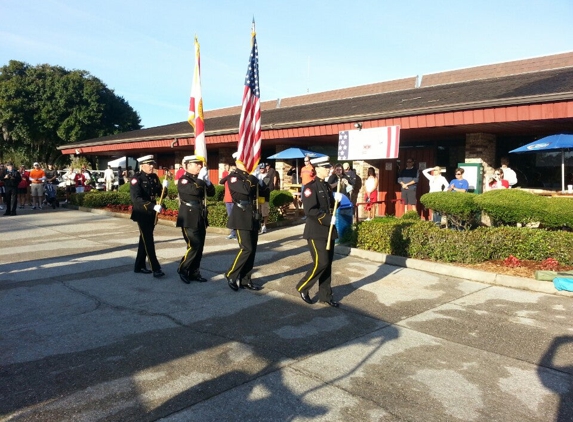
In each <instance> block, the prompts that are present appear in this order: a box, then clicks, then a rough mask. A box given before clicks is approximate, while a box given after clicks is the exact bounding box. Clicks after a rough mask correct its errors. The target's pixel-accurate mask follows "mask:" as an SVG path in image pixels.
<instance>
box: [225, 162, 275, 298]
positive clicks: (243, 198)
mask: <svg viewBox="0 0 573 422" xmlns="http://www.w3.org/2000/svg"><path fill="white" fill-rule="evenodd" d="M233 158H234V159H235V160H237V158H238V153H234V154H233ZM235 163H236V166H237V169H236V170H234V171H232V172H231V173H229V176H228V178H227V184H228V186H229V191H230V192H231V197H232V198H233V209H232V210H231V215H230V216H229V219H228V221H227V228H229V229H235V231H236V232H237V240H238V242H239V252H238V253H237V256H236V257H235V259H234V260H233V264H232V265H231V268H229V270H228V271H227V272H226V273H225V277H226V279H227V283H228V284H229V287H230V288H231V289H233V290H235V291H238V290H239V287H240V288H241V289H249V290H261V289H262V287H260V286H257V285H256V284H253V283H252V281H251V270H252V269H253V265H254V263H255V254H256V253H257V241H258V240H259V228H260V225H261V216H260V214H259V212H258V210H257V208H256V206H255V202H256V201H257V185H258V186H259V192H258V193H259V195H263V196H264V195H266V194H267V192H268V186H266V185H264V183H263V182H262V181H261V182H260V184H259V180H258V179H257V176H256V175H254V174H249V173H247V171H246V170H245V166H244V165H243V163H241V162H240V161H235Z"/></svg>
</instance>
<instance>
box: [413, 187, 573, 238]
mask: <svg viewBox="0 0 573 422" xmlns="http://www.w3.org/2000/svg"><path fill="white" fill-rule="evenodd" d="M420 202H421V203H422V204H423V205H424V206H425V207H426V208H428V209H432V210H436V211H438V212H440V213H441V214H444V215H446V216H447V218H448V221H449V222H450V223H451V224H452V225H453V226H454V227H458V228H466V229H467V228H470V227H472V226H477V225H478V217H479V216H480V213H482V214H484V215H487V216H488V217H489V218H490V221H491V225H492V226H508V225H510V226H515V225H517V224H521V225H526V224H529V223H535V222H539V223H540V226H541V227H543V228H549V229H563V228H568V229H573V200H572V199H569V198H559V197H546V196H539V195H535V194H533V193H530V192H527V191H524V190H521V189H498V190H493V191H489V192H485V193H483V194H480V195H476V194H471V193H460V192H456V193H455V194H454V193H452V192H435V193H427V194H425V195H422V197H421V198H420Z"/></svg>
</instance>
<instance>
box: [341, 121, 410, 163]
mask: <svg viewBox="0 0 573 422" xmlns="http://www.w3.org/2000/svg"><path fill="white" fill-rule="evenodd" d="M399 150H400V126H383V127H376V128H371V129H361V130H345V131H342V132H339V134H338V159H339V160H372V159H383V158H398V152H399Z"/></svg>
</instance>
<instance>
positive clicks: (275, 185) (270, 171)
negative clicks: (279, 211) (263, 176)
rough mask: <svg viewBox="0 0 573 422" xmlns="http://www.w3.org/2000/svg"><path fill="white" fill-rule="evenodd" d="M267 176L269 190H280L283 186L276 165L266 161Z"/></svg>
mask: <svg viewBox="0 0 573 422" xmlns="http://www.w3.org/2000/svg"><path fill="white" fill-rule="evenodd" d="M265 169H266V173H267V177H268V178H269V183H268V185H269V190H270V191H273V190H279V189H280V188H281V178H280V176H279V174H278V173H277V171H276V170H275V169H274V167H272V166H271V164H270V163H266V165H265Z"/></svg>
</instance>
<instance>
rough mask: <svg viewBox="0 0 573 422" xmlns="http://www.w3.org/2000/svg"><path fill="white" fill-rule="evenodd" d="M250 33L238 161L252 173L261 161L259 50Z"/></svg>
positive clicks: (253, 36) (254, 36)
mask: <svg viewBox="0 0 573 422" xmlns="http://www.w3.org/2000/svg"><path fill="white" fill-rule="evenodd" d="M254 24H255V23H254V22H253V32H252V48H251V57H250V58H249V67H248V69H247V76H246V78H245V89H244V91H243V109H242V111H241V120H240V122H239V147H238V153H239V157H238V159H237V160H238V161H240V162H241V163H243V165H244V166H245V170H246V171H247V172H249V173H252V172H253V171H254V170H255V169H256V168H257V165H258V164H259V160H260V159H261V93H260V91H259V50H258V48H257V38H256V33H255V31H254Z"/></svg>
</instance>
